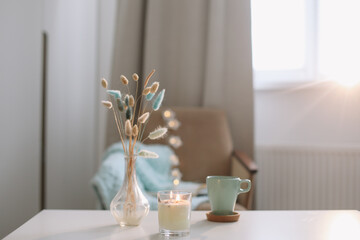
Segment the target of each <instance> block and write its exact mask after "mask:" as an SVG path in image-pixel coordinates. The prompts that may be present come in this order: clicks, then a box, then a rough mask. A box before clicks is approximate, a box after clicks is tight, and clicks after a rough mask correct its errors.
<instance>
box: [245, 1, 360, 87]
mask: <svg viewBox="0 0 360 240" xmlns="http://www.w3.org/2000/svg"><path fill="white" fill-rule="evenodd" d="M251 11H252V12H251V14H252V48H253V68H254V80H255V81H254V82H255V88H257V89H259V88H260V89H261V88H273V87H282V86H289V85H291V84H294V83H304V82H312V81H323V80H334V81H337V82H340V83H342V84H344V85H354V84H356V83H357V82H359V81H360V75H359V72H360V71H358V69H357V68H358V67H359V65H360V26H359V25H360V14H359V12H360V1H358V0H252V1H251Z"/></svg>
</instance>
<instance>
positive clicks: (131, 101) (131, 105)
mask: <svg viewBox="0 0 360 240" xmlns="http://www.w3.org/2000/svg"><path fill="white" fill-rule="evenodd" d="M134 105H135V99H134V97H133V95H130V97H129V106H130V107H133V106H134Z"/></svg>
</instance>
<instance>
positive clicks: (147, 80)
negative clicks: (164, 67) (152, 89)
mask: <svg viewBox="0 0 360 240" xmlns="http://www.w3.org/2000/svg"><path fill="white" fill-rule="evenodd" d="M154 73H155V69H153V70H152V71H151V72H150V73H149V75H148V76H147V77H146V80H145V84H144V87H146V85H147V84H148V82H149V80H150V78H151V76H152V75H153V74H154Z"/></svg>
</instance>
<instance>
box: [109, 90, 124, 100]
mask: <svg viewBox="0 0 360 240" xmlns="http://www.w3.org/2000/svg"><path fill="white" fill-rule="evenodd" d="M106 92H107V93H108V94H109V95H111V96H113V97H114V98H115V99H116V98H121V92H120V91H119V90H107V91H106Z"/></svg>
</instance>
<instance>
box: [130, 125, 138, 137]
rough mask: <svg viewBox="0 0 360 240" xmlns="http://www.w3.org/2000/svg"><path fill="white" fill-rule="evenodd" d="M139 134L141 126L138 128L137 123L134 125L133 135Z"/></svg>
mask: <svg viewBox="0 0 360 240" xmlns="http://www.w3.org/2000/svg"><path fill="white" fill-rule="evenodd" d="M138 134H139V128H138V126H137V125H136V124H135V125H134V127H133V129H132V135H133V136H134V137H136V136H137V135H138Z"/></svg>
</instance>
